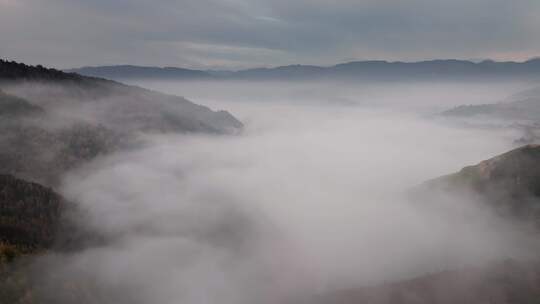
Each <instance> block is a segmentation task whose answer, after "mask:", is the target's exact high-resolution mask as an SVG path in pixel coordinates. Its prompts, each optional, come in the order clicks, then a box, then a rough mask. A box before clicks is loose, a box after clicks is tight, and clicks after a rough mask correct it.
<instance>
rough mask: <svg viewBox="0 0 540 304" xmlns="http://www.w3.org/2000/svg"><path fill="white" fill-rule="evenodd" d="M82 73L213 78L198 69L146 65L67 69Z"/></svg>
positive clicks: (118, 76)
mask: <svg viewBox="0 0 540 304" xmlns="http://www.w3.org/2000/svg"><path fill="white" fill-rule="evenodd" d="M67 72H74V73H77V74H80V75H85V76H92V77H102V78H108V79H130V78H145V79H212V78H213V77H212V75H211V74H210V73H207V72H204V71H198V70H191V69H183V68H175V67H164V68H160V67H145V66H134V65H114V66H98V67H82V68H78V69H71V70H67Z"/></svg>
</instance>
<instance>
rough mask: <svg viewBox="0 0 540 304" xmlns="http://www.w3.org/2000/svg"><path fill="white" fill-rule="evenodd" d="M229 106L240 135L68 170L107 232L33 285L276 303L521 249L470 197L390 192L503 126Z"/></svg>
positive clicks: (168, 144) (116, 298)
mask: <svg viewBox="0 0 540 304" xmlns="http://www.w3.org/2000/svg"><path fill="white" fill-rule="evenodd" d="M212 92H214V94H216V97H217V96H219V90H213V91H212ZM230 92H231V91H229V93H230ZM223 93H225V92H223ZM387 93H392V92H389V91H387ZM394 93H395V92H394ZM387 96H388V98H389V99H392V98H393V97H391V96H392V95H391V94H390V95H387ZM396 101H397V100H396ZM396 103H397V102H396ZM222 105H224V104H222ZM230 106H231V107H233V108H236V109H237V110H238V112H241V113H242V114H241V115H242V116H244V117H246V118H249V119H247V124H246V130H245V132H244V134H242V135H239V136H229V137H216V136H176V135H171V136H151V137H145V138H143V140H144V142H145V145H144V147H142V148H139V149H137V150H133V151H129V152H121V153H117V154H115V155H112V156H110V157H106V158H103V159H100V160H97V161H96V162H94V163H92V164H90V165H88V166H86V167H84V168H81V169H79V170H76V171H73V172H72V173H71V174H69V175H68V176H67V177H66V178H65V180H64V183H63V187H62V193H63V194H64V195H65V196H66V197H67V198H68V199H71V200H74V201H77V202H79V203H80V205H81V207H82V208H83V210H86V211H87V212H88V222H86V223H85V224H86V225H88V226H89V227H91V228H92V229H94V230H96V231H99V232H101V233H102V234H104V235H106V236H107V237H108V238H109V239H110V242H109V243H108V244H107V245H105V246H101V247H95V248H91V249H88V250H85V251H83V252H78V253H73V254H67V255H53V256H47V257H44V258H43V260H42V261H41V263H43V264H42V265H48V266H50V267H51V268H49V270H48V271H46V272H44V275H43V277H42V279H43V282H46V284H45V283H43V284H45V285H44V286H47V284H51V286H54V284H58V283H59V282H62V281H63V280H66V281H69V280H70V279H69V278H74V277H75V278H80V279H82V280H84V282H87V283H86V284H87V285H86V286H89V287H90V290H93V295H98V296H99V298H100V299H101V302H115V303H178V302H183V303H190V304H198V303H201V304H202V303H216V302H220V303H231V304H232V303H240V304H242V303H246V304H247V303H267V302H268V303H276V302H283V301H287V300H291V298H295V297H298V296H304V295H308V294H314V293H321V292H324V291H327V290H333V289H339V288H345V287H352V286H354V287H356V286H362V285H366V284H373V283H378V282H382V281H395V280H399V279H401V278H408V277H413V276H417V275H421V274H425V273H430V272H436V271H440V270H444V269H453V268H456V267H461V266H464V265H471V264H474V265H481V264H482V263H487V262H490V261H492V260H497V259H504V258H507V257H517V258H523V257H527V254H528V253H529V252H534V251H531V246H535V244H534V243H533V242H531V241H530V239H528V238H527V235H526V234H522V233H521V230H520V229H519V227H516V226H514V225H511V224H510V223H507V222H506V221H504V220H501V219H500V218H498V217H497V216H495V215H494V214H492V213H491V212H490V211H489V209H487V208H483V207H482V206H478V205H477V204H475V203H474V202H468V201H462V200H460V198H459V196H456V197H455V198H454V197H448V198H446V201H448V202H451V204H450V205H448V206H446V209H445V210H444V212H440V211H437V209H434V210H431V211H430V210H428V209H426V208H424V207H423V206H419V205H415V204H414V203H411V202H409V201H407V200H406V196H405V193H406V191H407V189H410V188H411V187H413V186H415V185H417V184H419V183H421V182H422V181H424V180H426V179H429V178H432V177H435V176H438V175H441V174H445V173H450V172H453V171H456V170H458V169H460V168H461V167H463V166H464V165H467V164H473V163H476V162H478V161H480V160H482V159H486V158H488V157H491V156H493V155H494V154H497V153H499V152H504V151H506V150H508V149H509V148H510V147H511V140H509V139H510V136H509V135H512V134H506V133H504V132H501V131H500V130H483V129H464V128H456V127H452V126H448V125H442V124H439V123H436V122H434V121H433V120H431V119H428V118H422V117H420V116H419V115H418V114H416V113H411V112H404V111H395V110H393V109H392V108H387V107H384V108H375V109H374V108H370V107H358V106H342V105H339V106H336V105H331V104H326V105H322V104H305V103H302V104H294V103H293V102H292V101H291V100H288V101H286V102H283V101H280V100H275V101H274V102H273V103H269V102H255V103H251V104H250V106H246V104H245V103H242V102H240V103H231V104H230ZM495 151H496V152H495ZM44 290H53V288H48V289H47V288H44ZM45 296H46V297H49V298H50V299H54V300H65V301H67V300H66V299H69V295H64V294H61V293H54V294H50V293H48V294H46V295H45ZM59 298H60V299H59Z"/></svg>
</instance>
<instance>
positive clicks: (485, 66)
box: [66, 58, 540, 80]
mask: <svg viewBox="0 0 540 304" xmlns="http://www.w3.org/2000/svg"><path fill="white" fill-rule="evenodd" d="M66 71H67V72H72V73H78V74H81V75H87V76H98V77H103V78H107V79H118V80H120V79H128V78H143V79H144V78H152V79H177V80H201V79H207V80H208V79H213V80H279V79H282V80H295V79H296V80H303V79H306V80H309V79H360V80H407V79H408V80H436V79H450V80H451V79H462V78H471V77H472V78H480V79H482V78H502V79H505V78H527V79H530V78H535V79H540V59H537V58H535V59H531V60H527V61H525V62H512V61H506V62H497V61H493V60H484V61H481V62H473V61H468V60H457V59H440V60H428V61H418V62H401V61H393V62H389V61H383V60H371V61H353V62H347V63H342V64H337V65H334V66H316V65H287V66H278V67H274V68H253V69H246V70H239V71H212V70H206V71H203V70H191V69H184V68H174V67H165V68H160V67H142V66H130V65H119V66H96V67H82V68H76V69H69V70H66Z"/></svg>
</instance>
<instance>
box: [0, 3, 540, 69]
mask: <svg viewBox="0 0 540 304" xmlns="http://www.w3.org/2000/svg"><path fill="white" fill-rule="evenodd" d="M0 3H1V4H0V5H2V6H3V7H2V10H1V11H0V33H1V35H0V37H1V38H0V55H1V56H3V57H9V58H12V59H17V60H21V61H26V62H30V63H42V64H48V65H53V66H57V67H73V66H80V65H99V64H120V63H130V64H143V65H174V66H187V67H198V68H201V67H216V66H218V67H232V68H234V67H247V66H262V65H279V64H288V63H311V64H330V63H336V62H338V61H340V60H342V59H343V58H358V59H377V58H380V59H393V60H396V59H399V60H417V59H424V58H442V57H452V58H483V57H495V58H496V59H517V60H520V59H525V58H527V57H532V56H535V55H537V53H538V52H539V50H540V44H539V43H538V42H537V41H540V40H539V39H538V38H539V37H538V35H539V33H538V31H537V28H538V25H539V24H538V21H537V18H536V15H537V14H538V11H539V9H540V8H539V5H540V4H539V3H538V2H537V1H531V0H518V1H512V2H508V1H502V0H495V1H488V0H474V1H464V0H458V1H443V0H440V1H426V0H406V1H390V0H385V1H372V0H365V1H349V0H340V1H333V2H326V1H306V0H294V1H281V0H278V1H268V0H254V1H240V0H228V1H217V0H204V1H194V0H183V1H171V0H158V1H152V2H148V1H141V0H132V1H124V0H116V1H85V0H77V1H66V0H51V1H47V3H44V2H42V1H37V0H21V1H17V5H13V2H11V1H5V0H4V1H3V2H0ZM193 44H198V45H212V46H216V47H219V48H221V49H223V48H227V49H228V50H227V51H225V52H220V53H219V54H214V52H212V50H211V49H209V50H208V51H206V52H205V53H204V54H202V55H197V54H193V52H190V50H189V48H186V47H185V45H193ZM245 48H248V49H253V50H254V51H253V52H252V55H251V56H250V58H248V59H246V60H245V62H239V60H238V59H237V58H239V57H242V56H243V55H244V52H243V51H242V50H243V49H245ZM274 52H279V54H273V53H274ZM268 53H272V55H268ZM201 57H202V58H201Z"/></svg>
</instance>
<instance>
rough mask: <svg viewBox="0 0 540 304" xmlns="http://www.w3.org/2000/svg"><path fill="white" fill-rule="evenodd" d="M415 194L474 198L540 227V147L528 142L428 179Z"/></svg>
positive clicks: (424, 197) (505, 214)
mask: <svg viewBox="0 0 540 304" xmlns="http://www.w3.org/2000/svg"><path fill="white" fill-rule="evenodd" d="M413 194H414V198H416V199H420V200H424V201H426V200H427V201H429V200H434V199H436V198H437V197H441V196H443V195H445V194H451V195H461V196H462V197H470V198H471V199H472V200H474V201H480V202H482V203H483V204H485V205H488V206H490V207H492V208H494V210H496V212H497V213H499V214H500V215H503V216H509V217H511V218H515V219H519V220H520V221H532V222H533V223H535V224H536V225H537V226H538V227H540V146H539V145H526V146H523V147H520V148H517V149H514V150H512V151H509V152H507V153H504V154H501V155H499V156H496V157H493V158H490V159H488V160H484V161H482V162H480V163H479V164H477V165H474V166H468V167H465V168H463V169H462V170H460V171H459V172H456V173H453V174H450V175H446V176H442V177H439V178H436V179H433V180H430V181H427V182H426V183H424V184H423V185H421V186H420V187H419V188H417V189H415V190H414V191H413Z"/></svg>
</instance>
